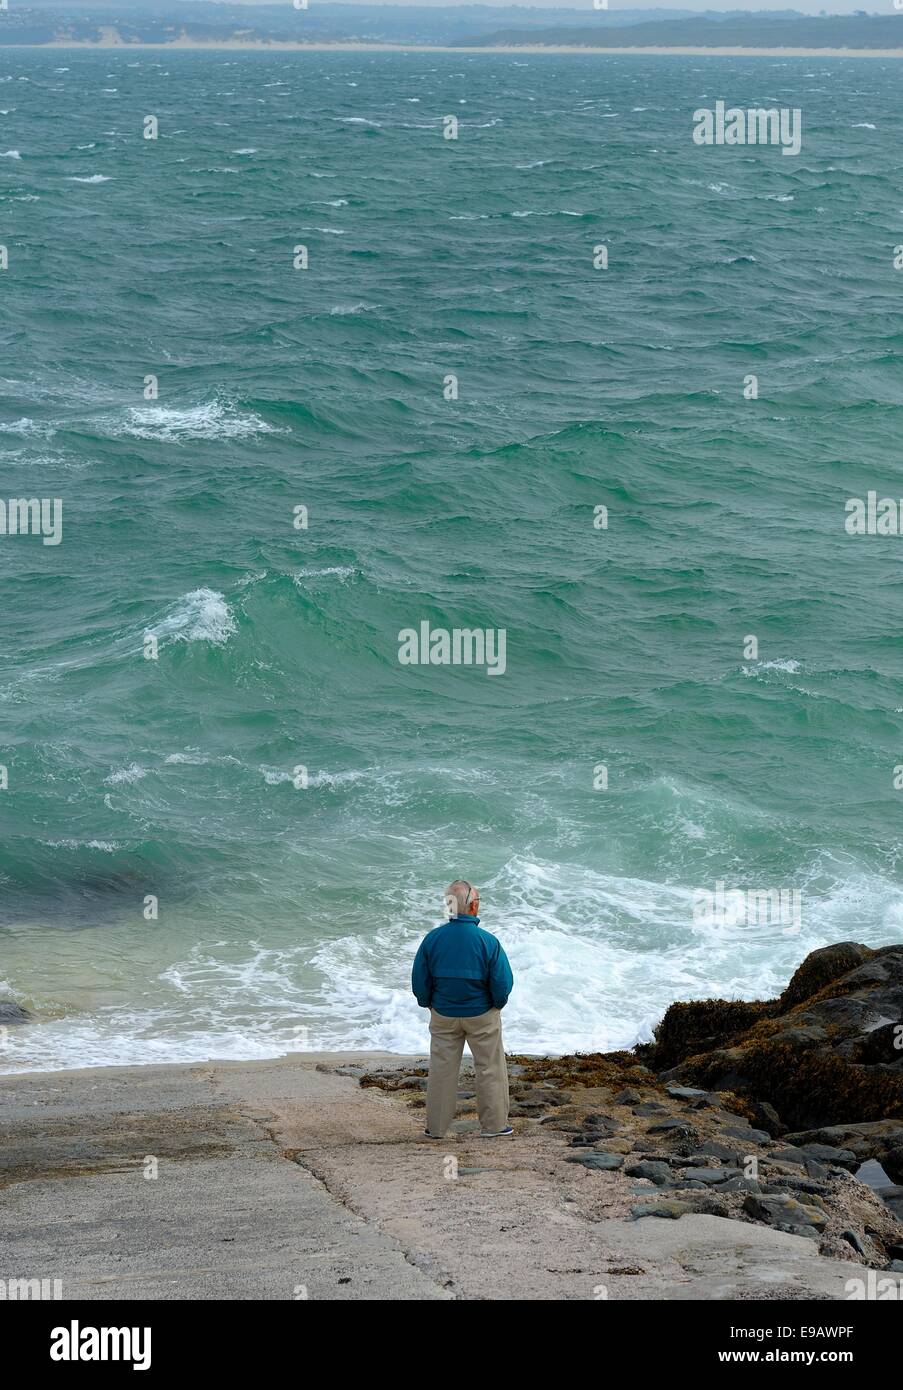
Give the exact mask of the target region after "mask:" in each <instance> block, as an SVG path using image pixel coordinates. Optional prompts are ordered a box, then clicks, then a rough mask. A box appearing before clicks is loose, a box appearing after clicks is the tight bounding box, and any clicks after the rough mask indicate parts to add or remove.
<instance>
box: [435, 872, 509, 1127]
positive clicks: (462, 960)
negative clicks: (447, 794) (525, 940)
mask: <svg viewBox="0 0 903 1390" xmlns="http://www.w3.org/2000/svg"><path fill="white" fill-rule="evenodd" d="M445 901H446V905H447V906H448V913H449V920H448V921H447V922H445V923H443V925H442V926H441V927H436V928H434V930H433V931H431V932H429V934H428V935H427V936H425V937H424V938H423V940H422V941H421V943H420V947H419V949H418V951H417V955H416V956H415V957H414V968H413V970H412V972H411V988H412V989H413V991H414V994H415V995H416V996H417V1003H418V1004H419V1005H420V1007H421V1008H422V1009H429V1010H430V1075H429V1081H428V1083H427V1090H426V1129H425V1130H424V1133H425V1134H426V1135H427V1136H428V1138H430V1139H441V1138H442V1137H443V1136H444V1134H445V1131H446V1130H447V1129H448V1127H449V1125H450V1124H451V1122H452V1120H453V1119H454V1117H455V1104H456V1102H457V1099H458V1072H459V1070H460V1067H461V1055H462V1053H463V1051H464V1044H465V1042H466V1043H467V1045H468V1046H469V1048H470V1050H471V1052H472V1053H473V1066H474V1072H475V1073H476V1082H477V1111H478V1113H479V1116H480V1133H481V1137H482V1138H483V1139H497V1138H501V1136H502V1135H506V1134H513V1133H514V1130H513V1129H512V1127H511V1125H509V1123H508V1068H507V1066H506V1063H505V1048H504V1044H503V1043H502V1014H501V1011H502V1009H503V1008H504V1007H505V1005H506V1004H507V1002H508V995H509V994H510V993H511V987H512V985H513V984H514V977H513V975H512V974H511V966H510V965H509V964H508V957H507V956H506V955H505V952H504V951H503V950H502V946H501V943H500V942H499V941H497V940H496V938H495V937H494V936H492V935H491V934H490V933H489V932H488V931H484V930H483V929H482V927H481V926H480V919H479V917H478V916H477V914H478V912H479V910H480V894H479V892H478V890H477V889H476V888H474V886H473V884H472V883H468V882H467V880H466V879H463V878H458V879H455V881H454V883H452V884H451V885H450V887H449V888H447V889H446V892H445Z"/></svg>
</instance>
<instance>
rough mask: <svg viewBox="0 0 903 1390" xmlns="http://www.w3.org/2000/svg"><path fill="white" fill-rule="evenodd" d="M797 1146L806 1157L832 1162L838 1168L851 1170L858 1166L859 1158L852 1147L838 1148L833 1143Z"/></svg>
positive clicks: (822, 1161)
mask: <svg viewBox="0 0 903 1390" xmlns="http://www.w3.org/2000/svg"><path fill="white" fill-rule="evenodd" d="M799 1147H800V1148H801V1150H802V1152H803V1154H804V1156H805V1158H807V1159H815V1161H816V1162H821V1163H834V1164H836V1165H837V1167H838V1168H848V1169H850V1170H851V1171H852V1170H853V1169H855V1168H858V1167H859V1159H858V1158H857V1157H856V1155H855V1154H854V1153H853V1150H852V1149H838V1148H836V1147H835V1146H834V1145H833V1144H801V1145H800V1146H799Z"/></svg>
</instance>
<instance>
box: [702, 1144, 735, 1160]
mask: <svg viewBox="0 0 903 1390" xmlns="http://www.w3.org/2000/svg"><path fill="white" fill-rule="evenodd" d="M699 1153H701V1154H707V1155H709V1156H710V1157H711V1158H720V1159H721V1160H722V1161H723V1162H724V1163H739V1161H740V1150H739V1149H738V1148H737V1146H736V1145H728V1144H721V1143H719V1141H718V1140H717V1139H706V1141H705V1143H703V1144H700V1145H699Z"/></svg>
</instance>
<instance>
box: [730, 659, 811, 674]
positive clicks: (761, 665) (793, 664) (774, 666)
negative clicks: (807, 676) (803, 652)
mask: <svg viewBox="0 0 903 1390" xmlns="http://www.w3.org/2000/svg"><path fill="white" fill-rule="evenodd" d="M741 669H742V671H743V674H744V676H750V677H753V676H758V675H759V673H760V672H761V671H785V672H787V674H788V675H795V674H796V672H797V671H798V670H799V669H800V663H799V662H798V661H794V660H793V659H792V658H791V657H788V658H786V659H784V660H783V661H757V662H755V664H754V665H752V666H744V667H742V668H741Z"/></svg>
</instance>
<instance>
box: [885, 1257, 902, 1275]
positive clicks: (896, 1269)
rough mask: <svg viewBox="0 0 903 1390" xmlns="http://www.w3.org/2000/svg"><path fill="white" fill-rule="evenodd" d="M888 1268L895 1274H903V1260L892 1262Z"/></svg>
mask: <svg viewBox="0 0 903 1390" xmlns="http://www.w3.org/2000/svg"><path fill="white" fill-rule="evenodd" d="M887 1268H888V1269H889V1270H890V1271H891V1273H893V1274H903V1260H891V1262H890V1264H889V1265H888V1266H887Z"/></svg>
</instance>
